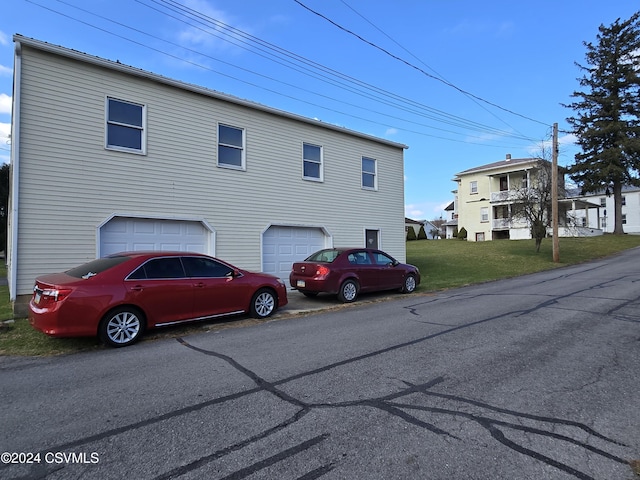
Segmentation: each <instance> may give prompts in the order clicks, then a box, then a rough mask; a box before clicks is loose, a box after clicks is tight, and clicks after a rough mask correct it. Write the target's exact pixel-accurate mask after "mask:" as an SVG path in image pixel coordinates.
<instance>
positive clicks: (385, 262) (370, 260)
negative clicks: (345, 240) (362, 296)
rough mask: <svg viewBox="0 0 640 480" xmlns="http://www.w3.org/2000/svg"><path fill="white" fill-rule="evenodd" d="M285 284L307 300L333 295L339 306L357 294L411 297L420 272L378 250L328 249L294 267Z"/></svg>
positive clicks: (353, 298)
mask: <svg viewBox="0 0 640 480" xmlns="http://www.w3.org/2000/svg"><path fill="white" fill-rule="evenodd" d="M289 283H290V284H291V287H292V288H295V289H296V290H299V291H300V292H302V293H303V294H305V295H306V296H308V297H314V296H316V295H317V294H318V293H320V292H323V293H337V294H338V298H339V299H340V300H341V301H342V302H353V301H355V299H356V297H357V296H358V294H359V293H360V292H375V291H379V290H396V289H397V290H400V291H401V292H403V293H411V292H413V291H414V290H415V289H416V287H417V286H418V285H420V272H419V271H418V269H417V268H416V267H414V266H413V265H406V264H404V263H400V262H398V261H397V260H395V259H394V258H393V257H391V256H389V255H387V254H386V253H384V252H382V251H380V250H374V249H371V248H328V249H325V250H320V251H318V252H316V253H314V254H313V255H311V256H310V257H309V258H307V259H306V260H305V261H304V262H296V263H294V264H293V268H292V269H291V274H290V275H289Z"/></svg>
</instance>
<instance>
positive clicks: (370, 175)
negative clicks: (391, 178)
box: [362, 157, 378, 190]
mask: <svg viewBox="0 0 640 480" xmlns="http://www.w3.org/2000/svg"><path fill="white" fill-rule="evenodd" d="M377 187H378V185H377V175H376V161H375V160H374V159H373V158H367V157H362V188H366V189H367V190H375V189H376V188H377Z"/></svg>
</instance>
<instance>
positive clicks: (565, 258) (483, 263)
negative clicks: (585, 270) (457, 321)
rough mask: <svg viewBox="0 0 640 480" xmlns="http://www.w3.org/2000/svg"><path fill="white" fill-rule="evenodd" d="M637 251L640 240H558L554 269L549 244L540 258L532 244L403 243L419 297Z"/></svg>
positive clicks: (544, 245) (623, 237)
mask: <svg viewBox="0 0 640 480" xmlns="http://www.w3.org/2000/svg"><path fill="white" fill-rule="evenodd" d="M638 246H640V235H621V236H618V235H604V236H600V237H589V238H561V239H560V248H559V253H560V263H557V264H556V263H553V256H552V242H551V240H550V239H545V240H543V242H542V246H541V248H540V253H536V251H535V242H534V240H497V241H492V242H465V241H461V240H438V241H433V240H417V241H412V242H407V262H408V263H412V264H414V265H416V266H417V267H418V268H419V269H420V273H421V274H422V284H421V285H420V287H419V289H418V290H419V291H430V290H441V289H446V288H454V287H460V286H463V285H469V284H472V283H480V282H486V281H489V280H497V279H500V278H509V277H515V276H518V275H524V274H527V273H534V272H539V271H542V270H549V269H552V268H558V267H563V266H567V265H573V264H576V263H581V262H586V261H588V260H593V259H596V258H602V257H606V256H608V255H612V254H614V253H616V252H620V251H622V250H626V249H629V248H634V247H638Z"/></svg>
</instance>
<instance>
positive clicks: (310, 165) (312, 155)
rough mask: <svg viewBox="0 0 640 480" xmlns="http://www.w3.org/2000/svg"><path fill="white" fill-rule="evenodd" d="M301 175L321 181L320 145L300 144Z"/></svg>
mask: <svg viewBox="0 0 640 480" xmlns="http://www.w3.org/2000/svg"><path fill="white" fill-rule="evenodd" d="M302 177H303V178H305V179H307V180H318V181H322V147H320V146H318V145H311V144H309V143H305V144H303V146H302Z"/></svg>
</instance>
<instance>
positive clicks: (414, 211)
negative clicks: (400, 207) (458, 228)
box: [404, 198, 453, 220]
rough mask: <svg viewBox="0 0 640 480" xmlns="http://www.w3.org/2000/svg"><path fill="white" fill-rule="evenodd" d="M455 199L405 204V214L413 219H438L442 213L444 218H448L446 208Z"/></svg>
mask: <svg viewBox="0 0 640 480" xmlns="http://www.w3.org/2000/svg"><path fill="white" fill-rule="evenodd" d="M452 201H453V198H451V200H448V201H446V202H442V203H439V202H421V203H412V204H409V205H405V206H404V214H405V216H406V217H409V218H411V219H413V220H437V219H439V218H440V216H441V215H442V218H443V219H444V218H447V216H446V213H445V211H444V209H445V208H446V207H447V206H448V205H449V204H450V203H451V202H452Z"/></svg>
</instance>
